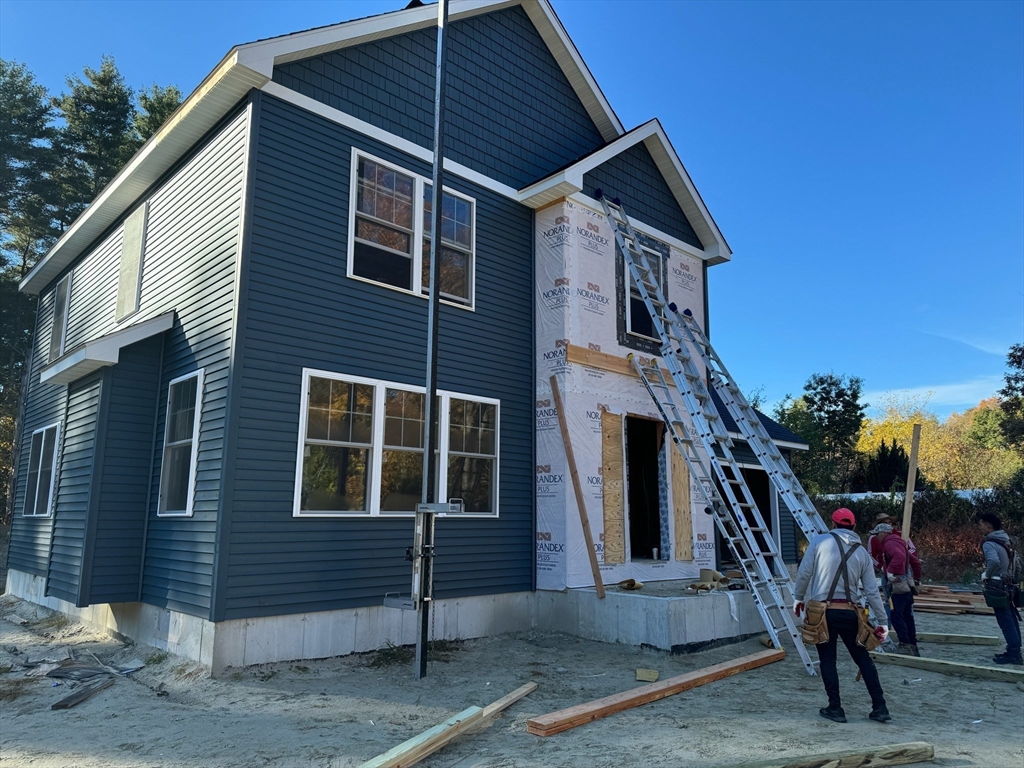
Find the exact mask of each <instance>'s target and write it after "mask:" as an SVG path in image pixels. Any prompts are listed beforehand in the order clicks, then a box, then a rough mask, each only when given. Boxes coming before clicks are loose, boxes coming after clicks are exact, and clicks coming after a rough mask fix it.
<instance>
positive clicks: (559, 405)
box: [551, 376, 604, 600]
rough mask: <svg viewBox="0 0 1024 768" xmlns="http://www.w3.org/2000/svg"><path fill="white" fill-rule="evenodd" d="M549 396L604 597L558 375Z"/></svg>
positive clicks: (592, 566) (592, 565) (585, 539)
mask: <svg viewBox="0 0 1024 768" xmlns="http://www.w3.org/2000/svg"><path fill="white" fill-rule="evenodd" d="M551 397H552V398H553V399H554V401H555V411H557V413H558V426H559V428H560V429H561V430H562V443H563V445H564V446H565V460H566V462H567V463H568V465H569V476H570V477H571V478H572V490H573V493H574V494H576V507H577V509H578V510H579V513H580V525H582V526H583V543H584V544H585V545H586V547H587V555H588V558H589V560H590V571H591V573H593V574H594V589H596V590H597V596H598V598H599V599H602V600H603V599H604V580H603V579H602V578H601V567H600V566H599V565H598V564H597V550H596V549H594V536H593V534H591V532H590V518H589V517H587V501H586V498H585V497H584V496H583V484H582V483H581V482H580V473H579V472H578V471H577V469H576V457H575V456H574V455H573V452H572V440H571V439H570V438H569V424H568V422H567V421H566V419H565V407H564V405H565V404H564V403H563V402H562V393H561V392H559V391H558V377H557V376H552V377H551Z"/></svg>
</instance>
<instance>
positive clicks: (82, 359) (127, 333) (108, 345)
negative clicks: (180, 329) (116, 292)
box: [39, 310, 174, 384]
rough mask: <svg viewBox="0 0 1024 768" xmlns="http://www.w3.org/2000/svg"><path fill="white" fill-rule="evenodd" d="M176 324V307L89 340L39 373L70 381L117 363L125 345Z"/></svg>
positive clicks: (47, 380) (45, 380)
mask: <svg viewBox="0 0 1024 768" xmlns="http://www.w3.org/2000/svg"><path fill="white" fill-rule="evenodd" d="M173 325H174V312H173V310H172V311H171V312H165V313H164V314H162V315H159V316H157V317H154V318H153V319H152V320H144V321H143V322H141V323H136V324H135V325H131V326H129V327H127V328H124V329H122V330H120V331H115V332H114V333H110V334H107V335H106V336H101V337H100V338H98V339H95V340H93V341H87V342H86V343H85V344H83V345H82V346H80V347H78V349H75V350H72V351H71V352H69V353H68V354H66V355H64V356H63V357H61V358H59V359H57V360H55V361H54V362H53V363H51V364H50V365H48V366H46V367H45V368H43V370H42V371H41V372H40V374H39V382H40V383H41V384H70V383H71V382H72V381H77V380H78V379H80V378H82V377H83V376H87V375H88V374H90V373H92V372H93V371H96V370H99V369H100V368H103V367H104V366H107V365H116V364H117V361H118V360H119V359H120V357H121V349H122V348H123V347H127V346H130V345H132V344H135V343H137V342H140V341H143V340H145V339H148V338H149V337H150V336H156V335H157V334H158V333H163V332H164V331H168V330H170V329H171V326H173Z"/></svg>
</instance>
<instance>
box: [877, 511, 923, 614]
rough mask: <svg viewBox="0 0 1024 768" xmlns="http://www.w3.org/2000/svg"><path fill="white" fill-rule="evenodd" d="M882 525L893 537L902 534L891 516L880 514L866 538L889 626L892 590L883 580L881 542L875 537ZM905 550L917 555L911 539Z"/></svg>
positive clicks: (908, 540) (885, 580)
mask: <svg viewBox="0 0 1024 768" xmlns="http://www.w3.org/2000/svg"><path fill="white" fill-rule="evenodd" d="M883 525H888V526H890V527H891V528H892V533H893V535H895V536H902V535H903V534H902V532H901V531H900V528H899V526H898V525H897V524H896V522H895V519H894V518H893V516H892V515H888V514H886V513H885V512H882V513H880V514H879V515H878V516H877V517H875V527H874V528H872V529H871V533H870V535H869V536H868V554H869V555H871V561H872V562H873V563H874V564H875V568H876V569H877V570H878V583H879V584H881V585H882V602H883V603H884V604H885V623H886V624H889V625H891V624H892V612H891V611H890V609H889V603H890V602H891V599H892V590H891V589H890V588H889V580H888V579H886V578H885V568H884V566H883V565H882V542H881V540H880V539H879V538H878V535H877V533H878V531H879V530H880V529H881V526H883ZM907 548H908V549H909V550H910V554H912V555H916V554H917V547H915V546H914V540H913V539H907Z"/></svg>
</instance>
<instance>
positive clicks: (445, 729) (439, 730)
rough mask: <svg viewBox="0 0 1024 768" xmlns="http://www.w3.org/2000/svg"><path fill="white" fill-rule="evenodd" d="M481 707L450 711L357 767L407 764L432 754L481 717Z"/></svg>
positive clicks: (403, 766) (393, 767) (392, 767)
mask: <svg viewBox="0 0 1024 768" xmlns="http://www.w3.org/2000/svg"><path fill="white" fill-rule="evenodd" d="M483 716H484V711H483V710H482V709H481V708H480V707H469V708H467V709H464V710H463V711H462V712H459V714H457V715H452V716H451V717H449V718H448V719H447V720H445V721H444V722H443V723H438V724H437V725H435V726H434V727H433V728H430V729H428V730H426V731H424V732H423V733H421V734H419V735H418V736H413V737H412V738H411V739H409V740H407V741H403V742H402V743H401V744H399V745H398V746H397V747H393V748H391V749H389V750H388V751H387V752H385V753H384V754H383V755H378V756H377V757H375V758H373V759H372V760H369V761H367V762H365V763H363V764H362V765H361V766H359V768H406V766H409V765H415V764H416V763H418V762H419V761H420V760H422V759H423V758H425V757H427V756H428V755H431V754H433V753H434V752H436V751H437V750H439V749H441V747H443V746H445V745H446V744H448V743H449V742H450V741H452V740H453V739H454V738H455V737H456V736H460V735H461V734H463V733H465V732H466V731H468V730H469V729H470V728H472V727H473V726H474V725H476V724H477V723H478V722H480V721H481V720H482V719H483Z"/></svg>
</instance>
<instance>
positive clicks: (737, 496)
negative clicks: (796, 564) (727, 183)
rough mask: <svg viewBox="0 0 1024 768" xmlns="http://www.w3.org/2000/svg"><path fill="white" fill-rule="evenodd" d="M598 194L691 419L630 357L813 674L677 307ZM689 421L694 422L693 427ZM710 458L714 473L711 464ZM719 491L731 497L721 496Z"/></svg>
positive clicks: (757, 600) (751, 578)
mask: <svg viewBox="0 0 1024 768" xmlns="http://www.w3.org/2000/svg"><path fill="white" fill-rule="evenodd" d="M598 197H599V199H600V200H601V204H602V205H603V206H604V211H605V215H606V216H607V217H608V220H609V222H610V223H611V225H612V231H613V232H614V234H615V242H616V245H617V246H618V248H619V250H620V251H621V252H622V255H623V258H624V260H625V263H626V266H627V267H628V269H629V273H630V275H631V276H632V278H633V280H634V282H635V283H636V286H637V289H638V291H639V293H640V295H641V297H642V298H643V301H644V304H645V305H646V306H647V310H648V312H650V314H651V320H652V321H653V323H654V327H655V329H656V330H657V333H658V337H659V338H660V339H661V342H662V343H661V352H662V357H663V359H664V361H665V364H666V365H667V367H668V371H669V374H670V375H671V377H672V379H673V381H674V383H675V385H676V389H677V391H678V393H679V395H680V396H681V397H682V400H683V404H684V405H685V408H686V412H687V415H688V416H689V424H688V423H687V422H686V421H684V420H683V418H682V416H681V414H680V412H679V407H678V405H677V404H676V401H675V399H674V398H673V395H672V390H671V388H670V386H669V384H668V382H667V381H666V380H665V377H664V374H663V373H662V370H661V367H660V366H659V365H658V361H657V359H655V360H652V361H651V362H650V363H649V364H648V363H644V362H642V361H641V360H640V359H639V358H638V357H637V356H636V355H630V356H629V357H630V360H631V361H632V363H633V366H634V367H635V368H636V370H637V373H639V375H640V379H641V380H642V381H643V383H644V386H645V387H646V388H647V391H648V393H650V395H651V398H652V399H653V400H654V402H655V404H656V405H657V407H658V411H659V413H660V415H661V418H662V420H663V421H664V422H665V424H666V426H667V427H668V432H669V434H670V435H671V437H672V441H673V442H674V443H675V445H676V447H677V448H678V449H679V451H680V453H681V454H682V456H683V459H684V460H685V461H686V465H687V467H688V468H689V470H690V473H691V475H692V476H693V477H694V478H696V479H697V480H698V485H699V487H700V488H701V492H702V495H703V496H704V500H705V503H706V504H707V508H706V510H705V511H706V512H708V513H709V514H711V515H712V517H713V518H714V520H715V524H716V525H717V527H718V530H719V532H720V533H721V535H722V538H723V539H724V540H725V541H726V543H727V544H728V546H729V549H730V551H731V552H732V555H733V557H734V558H735V559H736V562H737V563H738V564H739V567H740V571H741V572H742V573H743V575H744V577H745V578H746V581H747V584H748V586H749V587H750V591H751V595H752V596H753V599H754V605H755V606H756V607H757V610H758V613H759V614H760V615H761V619H762V621H763V622H764V626H765V629H766V630H767V631H768V634H769V636H770V637H771V639H772V642H773V643H774V644H775V647H776V648H781V647H782V643H781V642H780V640H779V638H780V635H782V634H784V633H785V634H788V635H789V638H790V640H791V641H792V643H793V645H794V646H795V647H796V651H797V653H798V654H799V655H800V658H801V660H802V661H803V664H804V668H805V669H806V670H807V672H808V674H811V675H813V674H815V668H814V667H815V664H816V663H817V662H816V661H813V660H812V659H811V657H810V654H809V653H808V651H807V648H805V647H804V644H803V642H802V640H801V637H800V632H799V629H798V627H797V625H796V617H795V616H794V615H793V613H792V612H791V610H790V606H791V605H792V604H793V603H794V602H795V599H794V597H793V584H792V581H791V580H790V577H789V571H788V570H787V569H786V565H785V563H784V562H783V560H782V553H781V552H780V551H779V549H778V547H777V545H776V544H775V541H774V539H773V538H772V536H771V532H770V531H769V529H768V526H767V525H766V524H765V522H764V518H763V517H762V516H761V512H760V511H759V510H758V508H757V504H756V503H755V502H754V498H753V496H752V494H751V492H750V488H749V487H748V486H747V484H746V482H745V481H744V479H743V473H742V472H741V471H740V467H739V465H738V464H737V462H736V459H735V458H734V457H733V454H732V445H733V443H732V439H731V438H730V437H729V434H728V432H727V431H726V429H725V426H724V424H723V423H722V419H721V417H720V416H719V414H718V412H717V410H716V409H715V405H714V403H713V402H712V400H711V394H710V393H709V392H708V390H707V388H706V387H705V386H704V382H703V378H702V376H701V375H700V372H699V371H698V369H697V367H696V365H695V364H694V362H693V359H692V358H691V357H690V355H689V354H687V352H686V351H685V344H684V336H685V331H684V330H683V329H682V328H680V327H679V325H678V321H677V320H675V319H674V317H673V315H675V314H677V313H676V312H675V307H674V306H672V307H671V308H670V306H669V305H668V304H667V302H666V301H665V295H664V293H663V292H662V289H661V285H660V283H659V281H658V278H657V276H656V272H655V271H654V270H653V269H652V266H651V263H650V262H649V261H648V259H647V255H646V254H645V253H644V251H643V249H642V248H641V247H640V243H639V241H638V239H637V235H636V232H635V231H634V229H633V226H632V225H631V224H630V222H629V218H628V217H627V216H626V213H625V211H624V210H623V209H622V206H621V205H620V204H619V202H618V201H614V202H613V201H609V200H608V199H607V198H605V197H603V196H601V195H598ZM669 313H672V314H669ZM690 424H692V427H693V432H692V433H691V431H690V427H689V425H690ZM691 434H692V436H691ZM694 437H695V438H696V440H695V439H693V438H694ZM705 458H706V459H707V461H705ZM780 458H781V457H780ZM708 464H710V465H711V469H712V470H713V472H714V474H712V472H711V471H709V469H708ZM716 479H717V480H718V483H717V485H716V482H715V481H716ZM722 492H724V494H725V499H726V500H728V503H725V500H723V498H722Z"/></svg>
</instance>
